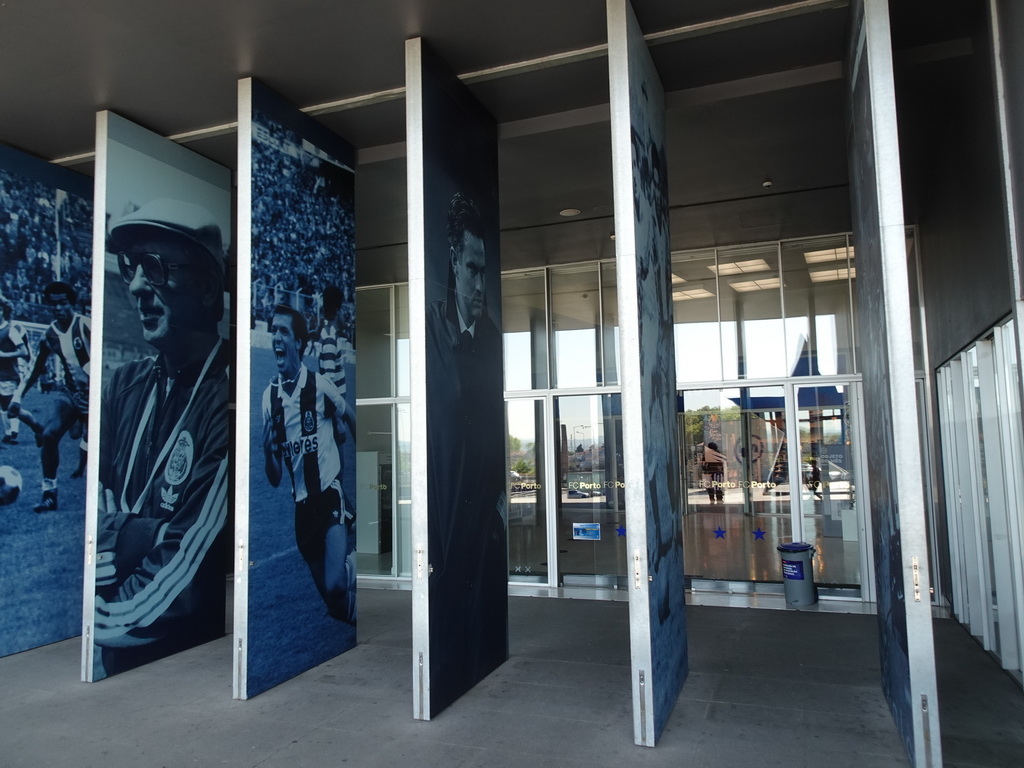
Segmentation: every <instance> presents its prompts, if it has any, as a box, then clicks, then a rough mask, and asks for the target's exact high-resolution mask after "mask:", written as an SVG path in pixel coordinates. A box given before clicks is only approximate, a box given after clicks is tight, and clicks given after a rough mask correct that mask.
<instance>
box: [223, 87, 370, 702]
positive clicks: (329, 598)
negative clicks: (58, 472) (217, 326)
mask: <svg viewBox="0 0 1024 768" xmlns="http://www.w3.org/2000/svg"><path fill="white" fill-rule="evenodd" d="M247 87H248V88H251V93H250V95H251V99H250V102H251V108H250V109H249V111H248V112H247V113H244V114H240V115H239V122H240V123H241V122H242V121H244V120H250V121H251V130H250V131H240V136H246V135H251V140H250V141H249V142H248V145H247V146H246V147H242V146H240V147H239V150H240V152H242V151H248V152H251V175H250V180H249V182H248V191H249V192H250V194H249V195H245V194H244V192H243V191H240V195H239V206H240V208H241V207H242V206H243V205H246V204H247V205H248V211H249V214H250V215H249V230H248V231H247V232H246V231H240V234H239V242H240V246H241V247H240V249H239V256H240V260H241V261H246V259H245V258H244V255H243V254H244V253H245V252H246V251H247V250H248V251H249V253H250V254H251V258H249V259H248V260H247V261H248V264H249V267H250V269H251V272H250V274H249V275H247V276H246V277H247V279H242V273H243V270H240V280H239V286H238V290H239V293H240V294H241V293H242V292H247V293H248V299H249V301H248V305H249V317H248V323H249V348H248V350H246V351H247V353H248V354H247V356H246V359H245V361H244V362H242V354H241V353H242V350H240V364H239V368H240V369H243V368H244V370H245V371H246V373H247V374H248V386H247V388H246V389H245V390H244V392H240V395H239V410H241V409H242V408H243V407H245V408H246V409H247V412H248V435H247V444H248V445H247V449H245V450H247V452H248V458H249V461H248V472H247V475H246V476H245V477H244V479H243V478H240V479H239V483H240V484H241V483H242V482H245V483H246V484H247V485H248V489H249V493H248V497H249V504H248V510H239V511H238V523H239V526H238V528H239V531H243V530H247V532H248V558H246V560H247V574H246V577H247V584H248V588H247V590H246V596H247V612H246V615H245V617H244V621H241V622H237V623H236V627H235V633H236V636H238V637H240V638H241V639H242V644H241V646H240V647H241V648H243V649H245V651H246V653H245V663H244V669H245V671H246V675H245V677H246V679H245V686H244V689H243V690H242V691H239V694H240V695H241V696H242V697H245V696H254V695H256V694H257V693H260V692H262V691H265V690H267V689H268V688H270V687H272V686H274V685H277V684H278V683H280V682H282V681H284V680H287V679H289V678H291V677H294V676H295V675H297V674H299V673H300V672H303V671H304V670H307V669H309V668H310V667H313V666H315V665H317V664H320V663H321V662H323V661H326V660H327V659H330V658H333V657H334V656H337V655H338V654H339V653H342V652H344V651H347V650H349V649H350V648H352V647H353V646H355V644H356V527H355V526H356V507H355V502H356V450H355V448H356V446H355V405H356V396H355V378H356V376H355V360H356V356H355V345H354V342H355V208H354V199H355V196H354V190H355V175H354V173H353V165H354V157H355V153H354V151H353V149H352V147H351V146H350V145H349V144H347V143H346V142H345V141H343V140H342V139H340V138H339V137H338V136H336V135H335V134H333V133H331V132H330V131H328V130H327V129H326V128H324V127H323V126H322V125H321V124H320V123H318V122H316V121H315V120H313V119H312V118H310V117H308V116H306V115H304V114H302V113H301V112H300V111H299V110H298V109H297V108H295V107H294V106H292V105H290V104H288V103H287V102H285V101H284V100H283V99H281V98H280V97H279V96H277V95H276V94H275V93H273V92H272V91H271V90H269V89H268V88H266V87H265V86H263V85H261V84H260V83H258V82H255V81H251V80H250V81H243V82H242V83H241V84H240V88H241V89H242V91H240V95H242V96H243V98H242V99H240V103H242V104H244V102H245V101H246V99H245V98H244V91H245V89H246V88H247ZM241 165H242V164H241V163H240V167H241ZM243 183H245V180H244V179H240V184H243ZM246 199H248V201H249V202H248V203H246ZM239 218H240V221H241V219H242V218H243V217H242V216H240V217H239ZM246 241H247V242H246ZM241 382H242V377H241V376H240V387H241ZM241 421H242V420H241V417H240V419H239V423H240V424H241ZM242 471H244V470H242V469H241V468H240V472H242ZM243 517H245V519H244V520H243ZM243 522H245V523H247V526H245V527H243V525H242V523H243ZM240 538H241V537H240ZM243 628H244V629H246V631H245V636H244V637H242V635H241V634H240V632H241V630H243ZM236 645H238V643H236ZM237 669H238V666H237V665H236V670H237Z"/></svg>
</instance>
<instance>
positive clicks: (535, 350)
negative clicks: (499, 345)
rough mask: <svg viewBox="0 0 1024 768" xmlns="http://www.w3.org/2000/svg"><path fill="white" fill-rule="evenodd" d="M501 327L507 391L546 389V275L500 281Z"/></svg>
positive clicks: (507, 277) (521, 275) (513, 275)
mask: <svg viewBox="0 0 1024 768" xmlns="http://www.w3.org/2000/svg"><path fill="white" fill-rule="evenodd" d="M501 324H502V337H503V338H504V341H505V389H506V390H510V391H516V390H519V391H522V390H527V389H547V386H548V349H547V302H546V301H545V297H544V273H543V272H514V273H511V274H508V275H504V276H503V277H502V278H501Z"/></svg>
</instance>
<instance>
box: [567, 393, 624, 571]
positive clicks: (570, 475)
mask: <svg viewBox="0 0 1024 768" xmlns="http://www.w3.org/2000/svg"><path fill="white" fill-rule="evenodd" d="M554 407H555V414H554V416H555V418H554V429H555V435H554V437H555V442H554V444H555V446H556V450H557V452H558V457H557V461H556V463H557V466H558V481H559V487H558V493H557V496H556V500H555V506H556V517H557V537H558V538H557V545H558V552H557V554H558V563H559V584H560V585H564V586H603V587H609V586H610V587H615V586H619V585H623V586H624V585H625V580H626V568H627V557H626V508H625V494H624V486H623V483H622V475H623V473H622V448H621V446H622V411H621V405H620V399H619V396H618V395H617V394H611V395H569V396H560V397H556V398H554Z"/></svg>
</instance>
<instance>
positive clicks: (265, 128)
mask: <svg viewBox="0 0 1024 768" xmlns="http://www.w3.org/2000/svg"><path fill="white" fill-rule="evenodd" d="M256 124H257V126H259V127H260V130H258V131H256V134H255V135H256V136H257V140H256V141H254V142H253V211H252V221H253V243H252V251H253V259H252V280H253V284H254V288H255V290H254V296H253V303H252V307H253V310H252V318H251V321H252V324H253V326H255V323H256V321H257V320H263V321H266V320H268V319H269V317H270V315H271V311H272V310H273V307H274V305H275V304H281V303H283V304H288V305H289V306H292V307H293V308H295V309H298V310H299V311H301V312H302V313H303V314H304V315H305V316H306V320H307V322H308V324H309V327H310V329H319V328H320V327H321V326H322V324H323V318H322V317H321V304H322V292H323V289H324V288H326V287H327V286H328V285H330V284H332V283H334V284H337V285H339V287H340V288H341V289H342V291H343V292H344V294H345V296H344V299H345V306H347V307H351V308H353V310H352V312H350V313H347V314H352V315H353V316H352V317H348V316H346V317H345V322H344V328H343V329H342V333H343V335H345V336H346V337H347V338H348V339H349V341H350V342H354V337H353V328H354V321H355V317H354V305H355V285H354V280H352V281H342V280H341V279H340V276H341V275H344V274H346V273H348V272H349V270H350V268H351V265H352V264H353V263H354V260H355V249H354V243H355V220H354V218H353V209H352V203H351V197H352V191H351V190H352V186H351V174H350V172H349V171H346V170H343V169H341V168H339V167H338V166H336V165H334V164H332V163H330V162H327V161H325V160H322V159H320V158H318V157H316V156H315V155H313V154H311V153H309V152H308V151H304V150H303V148H302V144H301V141H300V140H299V139H298V137H297V136H296V135H295V134H294V133H293V132H292V131H290V130H288V129H287V128H284V127H282V126H281V125H280V124H279V123H277V122H275V121H273V120H269V119H265V118H262V117H261V116H260V115H259V114H257V117H256ZM347 244H351V245H347ZM332 275H336V276H339V277H338V278H336V279H334V280H332V279H331V276H332ZM343 282H344V283H350V284H342V283H343ZM314 335H315V334H314Z"/></svg>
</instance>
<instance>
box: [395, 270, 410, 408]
mask: <svg viewBox="0 0 1024 768" xmlns="http://www.w3.org/2000/svg"><path fill="white" fill-rule="evenodd" d="M395 378H396V379H397V380H398V382H397V383H398V391H397V392H396V394H397V395H399V396H401V397H408V396H409V286H408V284H406V283H403V284H401V285H396V286H395Z"/></svg>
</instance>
